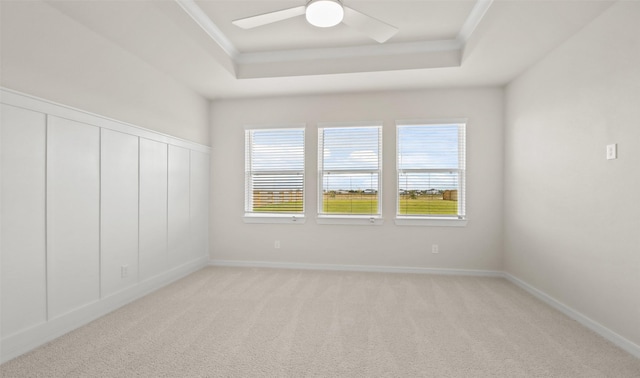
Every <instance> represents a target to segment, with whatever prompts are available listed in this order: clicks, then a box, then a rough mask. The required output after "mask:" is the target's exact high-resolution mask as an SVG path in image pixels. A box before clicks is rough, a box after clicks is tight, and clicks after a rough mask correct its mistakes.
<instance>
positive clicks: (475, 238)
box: [210, 88, 503, 270]
mask: <svg viewBox="0 0 640 378" xmlns="http://www.w3.org/2000/svg"><path fill="white" fill-rule="evenodd" d="M502 96H503V93H502V90H501V89H493V88H488V89H460V90H433V91H415V92H414V91H412V92H388V93H370V94H342V95H325V96H307V97H288V98H270V99H250V100H226V101H216V102H214V103H213V105H212V112H211V117H212V129H211V133H212V146H213V149H212V160H211V161H212V168H211V179H212V185H211V226H210V227H211V229H210V234H211V258H212V259H214V260H240V261H263V262H284V263H305V264H347V265H368V266H391V267H414V268H415V267H427V268H450V269H482V270H500V269H501V268H502V266H501V254H502V250H501V248H502V164H503V162H502V146H503V140H502V131H503V129H502V127H503V126H502V122H503V120H502V114H503V107H502V99H503V97H502ZM465 117H466V118H468V124H467V146H468V150H467V190H468V195H467V215H468V218H469V223H468V225H467V227H464V228H457V227H418V226H396V225H395V224H394V215H395V197H394V193H395V192H396V188H395V187H396V183H395V174H396V172H395V126H394V121H395V120H398V119H416V118H422V119H440V120H441V119H447V118H449V119H451V118H456V119H459V118H465ZM332 121H333V122H339V121H383V122H384V126H383V138H384V140H383V159H384V160H383V170H384V174H383V198H382V201H383V217H384V224H383V225H382V226H344V225H318V224H317V223H316V208H317V204H316V203H317V200H316V194H317V160H316V151H317V126H316V123H317V122H332ZM278 123H283V124H291V123H306V124H307V128H306V169H307V171H306V176H305V180H306V195H305V199H306V211H307V218H308V219H307V221H306V223H305V224H302V225H296V224H280V225H276V224H268V225H267V224H245V223H243V220H242V216H243V213H244V202H243V201H244V126H245V125H261V124H271V125H277V124H278ZM276 239H277V240H280V243H281V248H280V249H274V241H275V240H276ZM432 243H436V244H439V246H440V253H439V254H432V253H431V244H432Z"/></svg>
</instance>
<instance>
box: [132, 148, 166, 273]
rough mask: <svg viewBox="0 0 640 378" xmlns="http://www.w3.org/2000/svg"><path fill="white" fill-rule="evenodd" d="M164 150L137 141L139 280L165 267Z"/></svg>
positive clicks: (159, 271) (161, 270)
mask: <svg viewBox="0 0 640 378" xmlns="http://www.w3.org/2000/svg"><path fill="white" fill-rule="evenodd" d="M167 148H168V147H167V145H166V144H165V143H160V142H156V141H153V140H149V139H145V138H140V249H139V250H140V280H145V279H147V278H149V277H152V276H155V275H156V274H160V273H161V272H163V271H164V270H165V269H166V268H167V266H168V252H167Z"/></svg>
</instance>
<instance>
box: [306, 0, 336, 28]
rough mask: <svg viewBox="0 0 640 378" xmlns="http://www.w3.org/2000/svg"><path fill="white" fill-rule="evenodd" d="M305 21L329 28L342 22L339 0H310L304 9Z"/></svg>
mask: <svg viewBox="0 0 640 378" xmlns="http://www.w3.org/2000/svg"><path fill="white" fill-rule="evenodd" d="M305 17H306V19H307V22H309V23H310V24H311V25H313V26H317V27H320V28H330V27H332V26H336V25H338V24H339V23H341V22H342V19H343V18H344V8H343V7H342V4H341V3H340V1H339V0H311V1H309V2H308V3H307V7H306V10H305Z"/></svg>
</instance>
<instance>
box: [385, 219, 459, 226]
mask: <svg viewBox="0 0 640 378" xmlns="http://www.w3.org/2000/svg"><path fill="white" fill-rule="evenodd" d="M467 222H468V220H467V219H457V218H417V217H416V218H413V217H397V218H396V220H395V223H396V226H431V227H466V226H467Z"/></svg>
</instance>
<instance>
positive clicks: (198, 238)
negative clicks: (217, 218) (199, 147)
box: [189, 151, 209, 258]
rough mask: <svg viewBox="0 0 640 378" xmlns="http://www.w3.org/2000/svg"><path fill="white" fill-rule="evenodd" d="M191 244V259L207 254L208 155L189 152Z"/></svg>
mask: <svg viewBox="0 0 640 378" xmlns="http://www.w3.org/2000/svg"><path fill="white" fill-rule="evenodd" d="M190 190H191V195H190V196H189V198H190V199H191V204H190V206H191V211H190V217H191V242H192V246H191V247H192V248H191V251H192V254H193V255H192V258H198V257H201V256H206V255H207V254H208V253H209V237H208V235H209V233H208V232H207V225H208V224H209V208H208V203H209V155H208V154H203V153H202V152H198V151H191V185H190Z"/></svg>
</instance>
